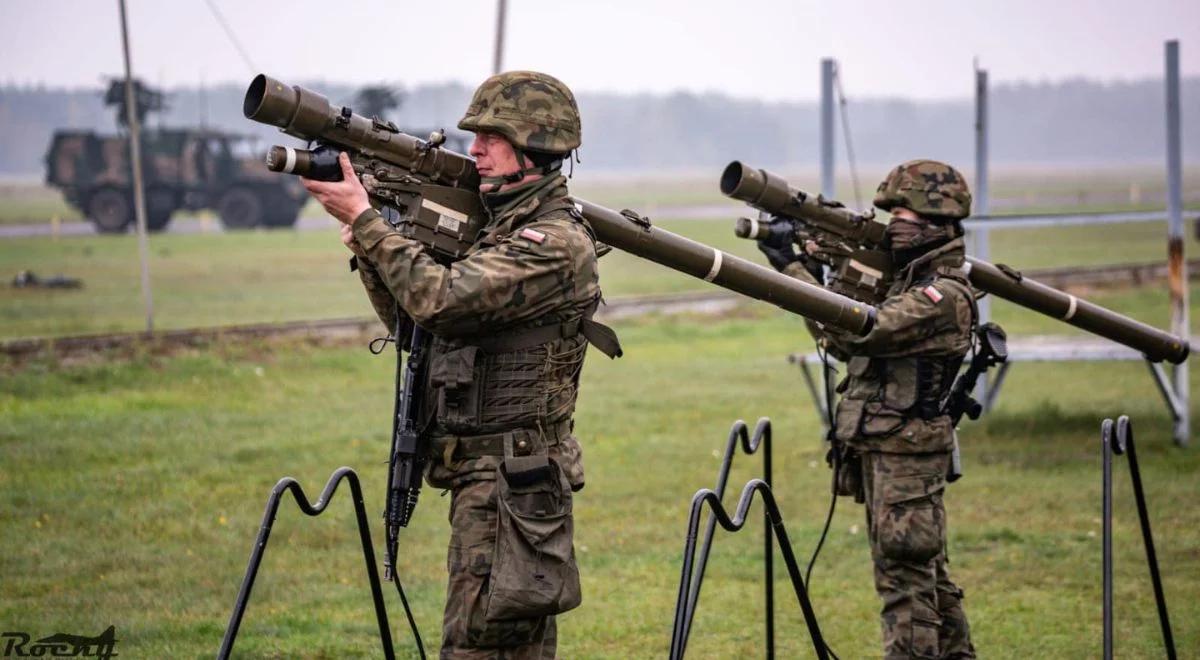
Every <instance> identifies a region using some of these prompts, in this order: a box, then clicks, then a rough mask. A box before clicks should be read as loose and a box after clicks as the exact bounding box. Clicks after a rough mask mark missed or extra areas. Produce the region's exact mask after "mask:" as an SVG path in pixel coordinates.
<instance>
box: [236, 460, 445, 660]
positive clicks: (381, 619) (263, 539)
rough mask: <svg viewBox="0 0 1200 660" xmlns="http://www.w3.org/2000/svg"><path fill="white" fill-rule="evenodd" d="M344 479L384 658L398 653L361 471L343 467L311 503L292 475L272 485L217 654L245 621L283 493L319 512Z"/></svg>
mask: <svg viewBox="0 0 1200 660" xmlns="http://www.w3.org/2000/svg"><path fill="white" fill-rule="evenodd" d="M343 479H345V480H346V481H347V482H348V483H349V484H350V497H351V499H352V500H353V501H354V515H355V519H356V521H357V523H358V537H359V540H360V541H361V543H362V552H363V561H364V562H366V565H367V579H368V581H369V582H370V583H371V600H372V601H374V603H375V620H376V621H377V622H378V624H379V642H380V644H381V645H382V648H383V655H384V657H385V658H387V659H388V660H392V659H393V658H395V657H396V651H395V649H394V648H393V645H392V632H391V628H390V627H389V626H388V618H387V607H386V605H384V602H383V589H382V588H381V587H380V586H379V571H378V569H377V568H376V567H375V550H374V547H373V546H372V545H371V528H370V526H369V525H368V523H367V512H366V507H365V506H364V505H363V496H362V487H361V486H360V485H359V482H358V474H356V473H355V472H354V470H352V469H351V468H348V467H340V468H338V469H337V470H335V471H334V472H333V474H332V475H330V477H329V481H327V482H326V483H325V488H324V489H323V490H322V491H321V496H320V497H318V498H317V501H316V502H314V503H312V504H309V502H308V497H307V496H305V494H304V489H303V488H301V487H300V483H299V482H297V481H296V480H295V479H293V478H291V477H284V478H282V479H280V480H279V481H278V482H277V483H276V484H275V487H274V488H272V489H271V496H270V497H268V498H267V509H266V511H265V512H263V518H262V526H261V527H260V528H259V530H258V538H257V539H255V541H254V549H253V550H252V551H251V552H250V563H249V565H247V566H246V575H245V576H244V577H243V578H242V587H241V589H240V590H239V591H238V596H237V602H236V603H235V604H234V606H233V613H232V614H231V615H230V616H229V626H228V627H226V628H225V637H224V639H222V640H221V649H220V651H218V652H217V658H219V659H220V660H225V659H227V658H228V657H229V654H230V653H231V652H232V651H233V642H234V640H235V639H236V638H237V634H238V628H239V627H241V625H242V615H243V614H245V613H246V606H247V605H248V604H249V601H250V591H251V590H252V589H253V588H254V579H255V578H256V577H257V576H258V567H259V564H261V563H262V558H263V553H264V552H266V549H267V541H268V540H269V539H270V537H271V527H272V526H273V525H274V524H275V514H276V512H278V510H279V501H280V499H282V498H283V494H284V493H285V492H290V493H291V494H292V497H293V498H294V499H295V500H296V506H298V507H300V510H301V511H303V512H304V514H305V515H307V516H318V515H321V513H322V512H324V511H325V508H326V507H328V506H329V500H330V499H331V498H332V497H333V494H334V492H336V491H337V487H338V485H340V484H341V482H342V480H343ZM396 589H397V590H398V591H399V592H400V600H401V601H402V602H403V603H404V610H405V612H406V613H407V614H408V621H409V624H410V625H411V626H412V629H413V634H414V635H415V636H416V642H417V647H418V649H419V650H420V652H421V657H422V658H424V657H425V650H424V647H423V646H422V644H421V637H420V635H419V634H418V633H417V627H416V624H415V623H414V622H413V618H412V612H411V611H410V610H409V607H408V599H407V598H405V596H404V589H403V588H402V587H401V586H400V582H399V581H396Z"/></svg>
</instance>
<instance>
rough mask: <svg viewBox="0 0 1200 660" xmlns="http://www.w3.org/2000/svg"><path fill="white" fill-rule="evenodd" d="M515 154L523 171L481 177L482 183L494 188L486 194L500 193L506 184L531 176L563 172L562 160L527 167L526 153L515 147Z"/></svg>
mask: <svg viewBox="0 0 1200 660" xmlns="http://www.w3.org/2000/svg"><path fill="white" fill-rule="evenodd" d="M513 153H514V154H516V156H517V162H518V163H519V164H520V165H521V169H519V170H517V171H516V172H513V173H511V174H502V175H500V176H484V177H480V178H479V182H480V183H483V184H485V185H490V186H492V187H491V189H490V190H487V191H485V192H489V193H494V192H499V191H500V188H501V187H503V186H504V185H505V184H509V183H517V182H519V181H520V180H521V179H524V178H525V177H526V176H528V175H530V174H535V175H536V174H540V175H542V176H545V175H548V174H553V173H554V172H559V171H561V170H562V159H561V158H558V159H555V160H554V161H553V162H551V163H550V164H548V165H544V166H541V167H525V161H526V159H527V157H526V156H525V152H524V151H522V150H521V149H518V148H517V147H513ZM528 160H529V162H530V163H532V162H533V159H528Z"/></svg>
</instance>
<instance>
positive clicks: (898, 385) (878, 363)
mask: <svg viewBox="0 0 1200 660" xmlns="http://www.w3.org/2000/svg"><path fill="white" fill-rule="evenodd" d="M963 259H964V250H963V241H962V239H955V240H953V241H951V242H949V243H947V244H946V245H944V246H942V247H940V248H937V249H935V250H932V251H930V252H929V253H927V254H925V255H923V256H921V257H920V258H918V259H916V260H914V261H913V262H912V263H910V264H909V265H908V266H906V267H905V268H904V269H902V270H900V271H899V272H898V273H897V274H896V281H895V282H894V283H893V284H892V287H891V289H890V290H889V291H888V297H887V298H886V299H885V300H884V301H883V302H882V303H881V304H880V305H879V306H878V315H877V316H876V317H875V326H874V327H873V328H872V329H871V332H869V333H868V334H867V335H865V336H863V337H855V336H852V335H849V334H847V333H843V332H840V331H835V330H832V329H821V328H818V327H816V326H814V325H813V324H809V327H810V330H812V331H813V333H814V336H815V337H816V339H817V341H818V343H819V344H821V345H822V346H824V347H825V348H826V349H827V350H828V351H829V353H830V354H831V355H832V356H834V357H836V358H838V359H840V360H844V361H846V369H847V375H846V377H845V378H844V379H843V380H842V381H841V382H840V383H839V384H838V386H837V391H838V392H839V393H840V394H841V395H842V398H841V400H840V401H839V402H838V406H837V416H836V429H835V431H836V435H837V438H838V439H839V440H842V441H844V442H846V443H847V444H849V445H851V446H853V447H855V448H856V449H859V450H860V451H883V452H893V453H926V452H939V451H948V450H949V449H950V447H951V444H952V440H953V428H952V426H951V424H950V418H949V417H948V416H947V415H942V414H940V410H939V406H940V403H941V400H942V399H943V398H944V396H945V394H946V393H947V392H948V391H949V388H950V385H951V384H952V382H953V380H954V377H955V374H956V373H957V372H958V368H959V366H960V365H961V364H962V360H963V358H964V356H965V355H966V353H967V351H968V350H969V348H970V344H971V336H972V332H973V330H974V326H975V323H976V316H977V312H976V311H975V299H974V294H973V293H972V291H971V288H970V285H969V284H968V280H967V278H966V274H965V272H964V271H963V270H962V264H963ZM784 272H785V273H786V274H788V275H791V276H792V277H796V278H798V279H803V280H807V281H809V282H813V281H814V280H813V279H812V276H811V275H809V274H808V272H807V271H805V270H804V268H803V266H801V265H800V264H799V263H795V264H791V265H789V266H788V267H787V268H786V269H785V270H784Z"/></svg>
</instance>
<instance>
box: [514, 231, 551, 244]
mask: <svg viewBox="0 0 1200 660" xmlns="http://www.w3.org/2000/svg"><path fill="white" fill-rule="evenodd" d="M517 235H518V236H520V237H521V238H523V239H525V240H527V241H533V242H534V243H537V244H538V245H541V244H542V243H543V242H544V241H545V240H546V235H545V234H543V233H542V232H540V231H538V230H536V229H530V228H528V227H526V228H525V229H522V230H521V233H520V234H517Z"/></svg>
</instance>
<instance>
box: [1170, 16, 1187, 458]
mask: <svg viewBox="0 0 1200 660" xmlns="http://www.w3.org/2000/svg"><path fill="white" fill-rule="evenodd" d="M1166 78H1167V216H1168V219H1167V227H1168V239H1167V282H1168V285H1169V287H1170V292H1171V332H1172V333H1174V334H1176V335H1178V336H1180V337H1183V338H1184V339H1185V340H1188V339H1189V337H1190V334H1189V327H1188V289H1187V287H1188V284H1187V261H1186V260H1185V259H1184V255H1183V193H1182V189H1183V186H1182V178H1183V177H1182V173H1183V158H1182V155H1181V152H1180V126H1179V124H1180V122H1179V42H1178V41H1175V40H1171V41H1168V42H1167V43H1166ZM1187 364H1188V363H1187V362H1184V363H1183V364H1178V365H1175V369H1174V372H1173V374H1174V380H1175V395H1176V396H1177V397H1178V398H1179V401H1180V402H1181V403H1182V404H1183V405H1182V406H1180V415H1179V416H1178V417H1177V418H1176V419H1175V444H1177V445H1179V446H1181V447H1183V446H1186V445H1187V444H1188V438H1189V436H1190V435H1191V416H1190V414H1189V405H1188V404H1189V398H1190V397H1189V392H1188V389H1189V388H1188V366H1187Z"/></svg>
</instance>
